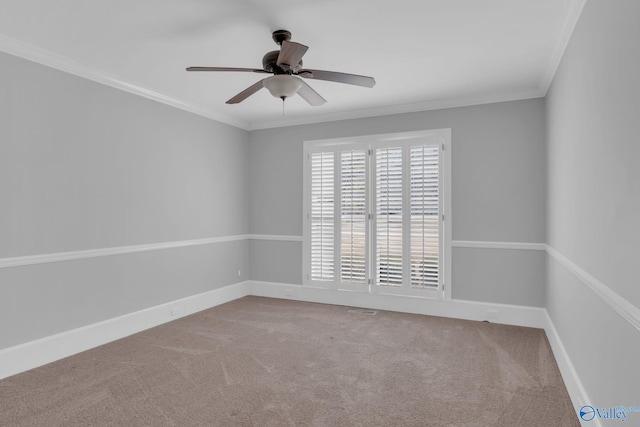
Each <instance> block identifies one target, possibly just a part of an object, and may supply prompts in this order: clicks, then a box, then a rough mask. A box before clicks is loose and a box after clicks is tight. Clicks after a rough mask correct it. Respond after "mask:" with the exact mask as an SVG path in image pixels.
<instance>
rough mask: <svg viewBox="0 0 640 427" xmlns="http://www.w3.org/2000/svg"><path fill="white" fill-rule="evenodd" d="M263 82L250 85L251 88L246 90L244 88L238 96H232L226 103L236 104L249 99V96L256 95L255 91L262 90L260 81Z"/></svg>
mask: <svg viewBox="0 0 640 427" xmlns="http://www.w3.org/2000/svg"><path fill="white" fill-rule="evenodd" d="M263 80H264V79H262V80H260V81H259V82H256V83H254V84H252V85H251V86H249V87H248V88H246V89H245V90H243V91H242V92H240V93H239V94H237V95H236V96H234V97H233V98H231V99H230V100H228V101H227V102H226V103H227V104H237V103H239V102H242V101H244V100H245V99H247V98H248V97H250V96H251V95H253V94H254V93H256V92H257V91H259V90H260V89H262V81H263Z"/></svg>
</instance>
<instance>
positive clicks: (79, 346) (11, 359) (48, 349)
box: [0, 282, 247, 379]
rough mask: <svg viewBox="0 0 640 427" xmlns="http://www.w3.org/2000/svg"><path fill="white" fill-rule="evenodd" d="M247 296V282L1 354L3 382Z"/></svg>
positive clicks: (31, 342)
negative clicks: (30, 370) (28, 371)
mask: <svg viewBox="0 0 640 427" xmlns="http://www.w3.org/2000/svg"><path fill="white" fill-rule="evenodd" d="M246 295H247V291H246V282H241V283H236V284H234V285H230V286H225V287H222V288H219V289H215V290H212V291H209V292H205V293H202V294H198V295H193V296H190V297H187V298H182V299H179V300H176V301H172V302H169V303H166V304H161V305H157V306H155V307H150V308H147V309H144V310H140V311H136V312H134V313H129V314H125V315H124V316H119V317H115V318H113V319H108V320H105V321H103V322H98V323H94V324H91V325H87V326H83V327H81V328H78V329H73V330H70V331H66V332H62V333H59V334H56V335H51V336H48V337H45V338H41V339H38V340H35V341H30V342H27V343H24V344H20V345H17V346H14V347H9V348H7V349H4V350H0V379H2V378H6V377H9V376H11V375H15V374H18V373H20V372H24V371H27V370H29V369H33V368H37V367H38V366H42V365H45V364H47V363H50V362H54V361H56V360H59V359H62V358H65V357H68V356H71V355H74V354H77V353H80V352H82V351H85V350H89V349H91V348H94V347H97V346H99V345H103V344H106V343H109V342H111V341H115V340H117V339H120V338H124V337H126V336H129V335H132V334H135V333H137V332H141V331H143V330H145V329H149V328H152V327H154V326H158V325H161V324H163V323H167V322H169V321H171V320H175V319H178V318H179V317H183V316H186V315H189V314H193V313H196V312H198V311H202V310H206V309H208V308H211V307H215V306H217V305H220V304H224V303H226V302H229V301H233V300H234V299H237V298H241V297H243V296H246Z"/></svg>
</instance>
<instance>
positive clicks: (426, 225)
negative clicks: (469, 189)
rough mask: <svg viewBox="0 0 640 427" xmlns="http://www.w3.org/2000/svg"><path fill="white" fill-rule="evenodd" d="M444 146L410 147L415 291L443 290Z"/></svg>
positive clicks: (413, 281) (413, 279)
mask: <svg viewBox="0 0 640 427" xmlns="http://www.w3.org/2000/svg"><path fill="white" fill-rule="evenodd" d="M439 154H440V146H439V145H419V146H412V147H410V163H411V166H410V180H411V185H410V190H409V191H410V205H411V248H410V252H411V255H410V256H411V287H412V288H428V287H431V288H433V287H438V286H439V283H440V282H439V271H440V268H439V267H440V161H439Z"/></svg>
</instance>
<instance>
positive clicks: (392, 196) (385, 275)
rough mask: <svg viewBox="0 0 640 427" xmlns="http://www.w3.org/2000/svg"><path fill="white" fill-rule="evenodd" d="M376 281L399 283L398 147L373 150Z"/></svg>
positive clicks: (400, 178)
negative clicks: (374, 166)
mask: <svg viewBox="0 0 640 427" xmlns="http://www.w3.org/2000/svg"><path fill="white" fill-rule="evenodd" d="M375 179H376V201H375V203H376V206H375V209H376V283H377V284H378V285H380V286H402V270H403V256H402V148H400V147H388V148H379V149H377V150H376V177H375Z"/></svg>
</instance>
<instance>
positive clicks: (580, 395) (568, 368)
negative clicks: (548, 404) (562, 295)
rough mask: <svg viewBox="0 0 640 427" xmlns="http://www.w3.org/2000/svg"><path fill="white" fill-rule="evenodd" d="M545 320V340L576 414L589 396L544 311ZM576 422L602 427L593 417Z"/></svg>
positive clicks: (596, 418)
mask: <svg viewBox="0 0 640 427" xmlns="http://www.w3.org/2000/svg"><path fill="white" fill-rule="evenodd" d="M545 318H546V322H547V325H546V326H545V328H544V330H545V332H546V334H547V339H548V340H549V345H551V350H552V351H553V355H554V357H555V359H556V363H558V368H559V369H560V375H562V380H563V381H564V385H565V386H566V387H567V391H568V392H569V397H570V398H571V403H573V409H574V410H575V411H576V414H577V413H578V411H579V410H580V408H581V407H582V406H584V405H588V404H589V402H590V400H589V396H588V395H587V391H586V390H585V388H584V386H583V385H582V381H580V377H579V376H578V372H577V371H576V369H575V367H574V366H573V363H571V359H570V358H569V353H567V350H566V349H565V348H564V345H563V344H562V340H561V339H560V335H559V334H558V331H557V330H556V327H555V326H554V324H553V321H552V320H551V317H549V313H548V312H547V311H546V310H545ZM578 420H579V421H580V423H581V424H582V425H583V426H585V427H586V426H591V427H602V424H601V422H600V419H599V418H598V417H595V418H594V419H593V420H592V421H584V420H581V419H580V417H579V416H578Z"/></svg>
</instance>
